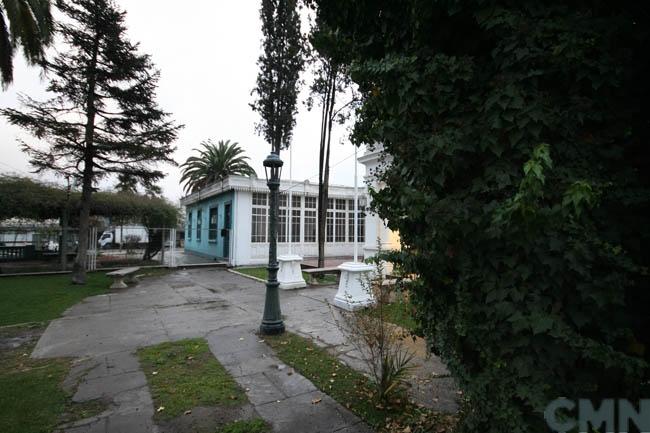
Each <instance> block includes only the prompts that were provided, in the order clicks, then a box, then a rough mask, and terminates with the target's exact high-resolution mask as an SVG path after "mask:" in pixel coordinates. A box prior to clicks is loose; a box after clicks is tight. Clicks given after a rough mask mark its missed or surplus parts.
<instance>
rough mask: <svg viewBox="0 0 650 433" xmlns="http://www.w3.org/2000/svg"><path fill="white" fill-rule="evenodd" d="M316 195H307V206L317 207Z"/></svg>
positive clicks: (309, 207) (310, 207)
mask: <svg viewBox="0 0 650 433" xmlns="http://www.w3.org/2000/svg"><path fill="white" fill-rule="evenodd" d="M316 203H317V200H316V197H305V208H307V209H316Z"/></svg>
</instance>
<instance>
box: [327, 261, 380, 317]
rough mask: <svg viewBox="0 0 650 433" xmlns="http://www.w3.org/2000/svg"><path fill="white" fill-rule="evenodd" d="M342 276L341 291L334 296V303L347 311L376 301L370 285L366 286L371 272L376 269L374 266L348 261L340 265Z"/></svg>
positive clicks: (340, 281)
mask: <svg viewBox="0 0 650 433" xmlns="http://www.w3.org/2000/svg"><path fill="white" fill-rule="evenodd" d="M339 269H340V270H341V278H340V280H339V291H338V292H337V293H336V296H334V302H333V304H334V305H335V306H337V307H339V308H342V309H344V310H347V311H353V310H357V309H359V308H363V307H367V306H368V305H370V304H372V303H373V302H374V299H373V297H372V293H371V292H370V291H369V290H370V288H369V287H364V284H365V281H366V279H367V278H368V276H369V274H370V273H372V272H374V271H375V267H374V266H370V265H367V264H365V263H354V262H347V263H343V264H342V265H340V266H339Z"/></svg>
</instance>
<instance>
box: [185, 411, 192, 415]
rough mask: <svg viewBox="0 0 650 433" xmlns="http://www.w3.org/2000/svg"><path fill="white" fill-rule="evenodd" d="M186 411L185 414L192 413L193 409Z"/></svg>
mask: <svg viewBox="0 0 650 433" xmlns="http://www.w3.org/2000/svg"><path fill="white" fill-rule="evenodd" d="M184 413H185V415H191V414H192V411H191V410H186V411H185V412H184Z"/></svg>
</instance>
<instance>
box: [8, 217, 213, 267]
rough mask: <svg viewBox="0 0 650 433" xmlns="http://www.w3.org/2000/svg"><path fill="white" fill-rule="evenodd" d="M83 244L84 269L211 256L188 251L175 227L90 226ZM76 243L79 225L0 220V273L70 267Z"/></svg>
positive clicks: (199, 260) (194, 261)
mask: <svg viewBox="0 0 650 433" xmlns="http://www.w3.org/2000/svg"><path fill="white" fill-rule="evenodd" d="M87 246H88V249H87V255H86V269H88V270H102V269H115V268H121V267H126V266H166V267H177V266H184V265H191V264H203V263H209V262H213V261H212V260H210V259H206V258H204V257H202V256H199V255H194V254H191V253H189V252H186V251H185V250H184V249H183V239H182V234H181V233H177V230H176V229H175V228H155V227H154V228H152V227H144V226H136V225H124V226H111V227H102V228H100V227H91V228H90V229H89V230H88V245H87ZM78 249H79V229H78V228H74V227H66V228H62V227H60V226H51V225H38V224H32V225H13V226H1V227H0V274H4V275H6V274H25V273H35V272H54V271H70V270H71V269H72V267H73V263H74V261H75V260H76V257H77V253H78Z"/></svg>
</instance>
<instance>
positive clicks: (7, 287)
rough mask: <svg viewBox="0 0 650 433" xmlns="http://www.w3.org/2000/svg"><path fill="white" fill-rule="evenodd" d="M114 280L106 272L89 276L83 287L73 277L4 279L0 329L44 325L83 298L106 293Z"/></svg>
mask: <svg viewBox="0 0 650 433" xmlns="http://www.w3.org/2000/svg"><path fill="white" fill-rule="evenodd" d="M110 284H111V280H110V278H109V277H107V276H106V275H105V274H104V273H103V272H93V273H89V274H88V281H87V282H86V284H85V285H83V286H78V285H75V284H72V283H71V282H70V275H43V276H25V277H2V278H0V299H2V302H0V326H6V325H14V324H18V323H27V322H44V321H48V320H52V319H56V318H57V317H59V316H60V315H61V314H62V313H63V312H64V311H65V310H66V309H68V308H69V307H70V306H72V305H74V304H76V303H77V302H79V301H81V300H82V299H84V298H86V297H88V296H92V295H97V294H100V293H104V292H106V290H107V289H108V287H109V286H110Z"/></svg>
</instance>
